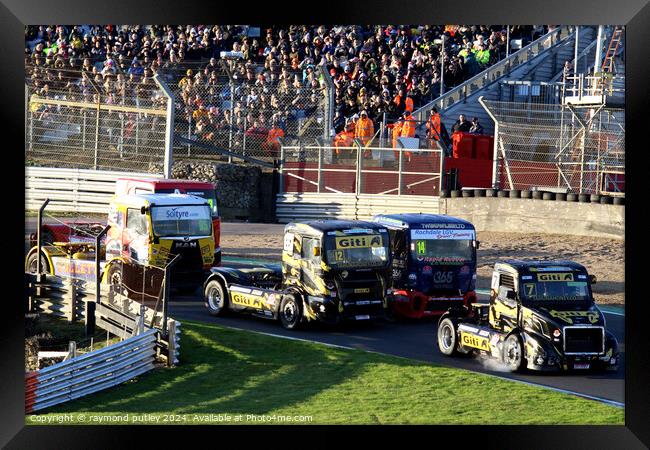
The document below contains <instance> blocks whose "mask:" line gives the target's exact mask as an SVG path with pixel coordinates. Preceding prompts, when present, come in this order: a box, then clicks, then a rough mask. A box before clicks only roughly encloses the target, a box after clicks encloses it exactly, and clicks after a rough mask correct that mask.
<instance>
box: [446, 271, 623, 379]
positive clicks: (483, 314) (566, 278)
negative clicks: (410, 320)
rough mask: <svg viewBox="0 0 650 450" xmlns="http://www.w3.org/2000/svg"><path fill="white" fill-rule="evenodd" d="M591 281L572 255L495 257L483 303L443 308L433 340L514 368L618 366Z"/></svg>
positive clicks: (451, 350) (614, 345) (613, 343)
mask: <svg viewBox="0 0 650 450" xmlns="http://www.w3.org/2000/svg"><path fill="white" fill-rule="evenodd" d="M595 282H596V278H595V276H593V275H589V274H588V273H587V270H586V269H585V268H584V267H583V266H582V265H580V264H578V263H575V262H572V261H522V260H505V261H502V262H497V263H496V264H495V265H494V270H493V273H492V281H491V289H490V300H489V303H486V304H480V303H472V304H471V305H470V307H469V308H455V309H450V310H449V311H447V312H446V313H445V314H444V315H443V316H441V317H440V321H439V322H438V333H437V341H438V348H439V349H440V352H441V353H443V354H444V355H448V356H451V355H454V354H457V353H461V354H469V353H478V355H480V356H481V357H484V358H492V359H496V360H497V361H499V362H500V363H502V364H503V365H504V366H505V367H506V368H507V369H508V370H510V371H512V372H516V371H522V370H525V369H529V370H535V371H558V370H574V369H576V370H586V369H593V370H616V369H617V368H618V343H617V341H616V338H615V337H614V336H613V335H612V334H611V333H610V332H608V331H607V330H606V324H605V316H604V315H603V313H602V312H601V311H600V310H599V309H598V307H597V306H596V305H595V303H594V298H593V295H592V291H591V285H592V284H593V283H595Z"/></svg>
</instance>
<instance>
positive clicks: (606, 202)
mask: <svg viewBox="0 0 650 450" xmlns="http://www.w3.org/2000/svg"><path fill="white" fill-rule="evenodd" d="M600 204H601V205H611V204H612V197H610V196H608V195H602V196H601V197H600Z"/></svg>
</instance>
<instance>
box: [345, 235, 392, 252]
mask: <svg viewBox="0 0 650 450" xmlns="http://www.w3.org/2000/svg"><path fill="white" fill-rule="evenodd" d="M381 245H382V241H381V236H346V237H339V238H336V248H337V249H346V248H368V247H381Z"/></svg>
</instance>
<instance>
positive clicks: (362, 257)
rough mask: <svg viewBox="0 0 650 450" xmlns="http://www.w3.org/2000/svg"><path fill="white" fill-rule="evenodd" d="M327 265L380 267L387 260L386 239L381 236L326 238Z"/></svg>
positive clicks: (358, 235) (338, 266)
mask: <svg viewBox="0 0 650 450" xmlns="http://www.w3.org/2000/svg"><path fill="white" fill-rule="evenodd" d="M325 248H326V256H327V263H328V264H329V265H330V266H332V267H335V268H352V267H380V266H383V265H384V264H385V263H386V261H387V260H388V239H387V237H386V236H383V235H382V234H355V235H349V236H328V237H327V239H326V240H325Z"/></svg>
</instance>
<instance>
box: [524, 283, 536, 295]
mask: <svg viewBox="0 0 650 450" xmlns="http://www.w3.org/2000/svg"><path fill="white" fill-rule="evenodd" d="M524 289H526V296H527V297H535V296H536V295H537V285H536V284H535V283H525V284H524Z"/></svg>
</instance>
